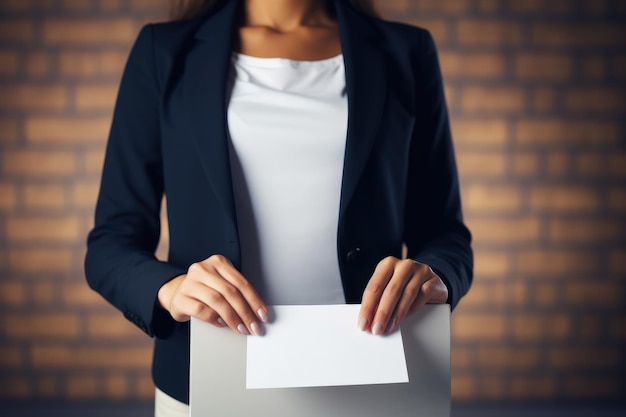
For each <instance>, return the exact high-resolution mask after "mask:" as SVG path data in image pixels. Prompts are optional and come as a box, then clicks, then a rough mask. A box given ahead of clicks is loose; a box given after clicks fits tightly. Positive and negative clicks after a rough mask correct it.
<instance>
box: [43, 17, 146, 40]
mask: <svg viewBox="0 0 626 417" xmlns="http://www.w3.org/2000/svg"><path fill="white" fill-rule="evenodd" d="M42 33H43V40H44V42H45V43H47V44H52V45H58V44H83V45H88V44H98V45H102V44H123V45H130V44H131V43H132V42H133V41H134V39H135V37H136V36H137V30H136V29H135V25H134V23H133V21H132V20H131V19H125V18H119V19H105V18H101V19H84V18H82V19H80V20H74V19H48V20H46V21H44V22H43V28H42Z"/></svg>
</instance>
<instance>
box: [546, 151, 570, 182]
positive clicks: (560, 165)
mask: <svg viewBox="0 0 626 417" xmlns="http://www.w3.org/2000/svg"><path fill="white" fill-rule="evenodd" d="M572 164H573V161H572V157H571V155H570V154H569V153H567V152H560V151H558V152H550V153H549V154H548V155H547V157H546V170H547V171H548V174H549V175H550V176H551V177H555V178H566V177H570V176H571V170H572Z"/></svg>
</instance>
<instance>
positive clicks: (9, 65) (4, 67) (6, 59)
mask: <svg viewBox="0 0 626 417" xmlns="http://www.w3.org/2000/svg"><path fill="white" fill-rule="evenodd" d="M18 68H19V57H18V55H17V52H14V51H0V76H7V75H15V74H17V71H18Z"/></svg>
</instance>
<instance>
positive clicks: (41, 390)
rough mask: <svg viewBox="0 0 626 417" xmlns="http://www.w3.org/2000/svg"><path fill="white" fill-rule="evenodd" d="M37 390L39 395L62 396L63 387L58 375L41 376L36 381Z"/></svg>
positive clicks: (45, 396)
mask: <svg viewBox="0 0 626 417" xmlns="http://www.w3.org/2000/svg"><path fill="white" fill-rule="evenodd" d="M35 392H36V395H37V396H38V397H43V398H58V397H60V396H61V387H60V384H59V380H58V378H56V377H48V376H39V377H38V378H37V380H36V381H35Z"/></svg>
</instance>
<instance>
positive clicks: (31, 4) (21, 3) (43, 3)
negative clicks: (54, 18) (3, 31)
mask: <svg viewBox="0 0 626 417" xmlns="http://www.w3.org/2000/svg"><path fill="white" fill-rule="evenodd" d="M55 7H56V4H55V2H54V0H2V1H1V2H0V11H1V10H6V11H8V12H26V11H31V10H33V9H38V10H50V9H52V8H55Z"/></svg>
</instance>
